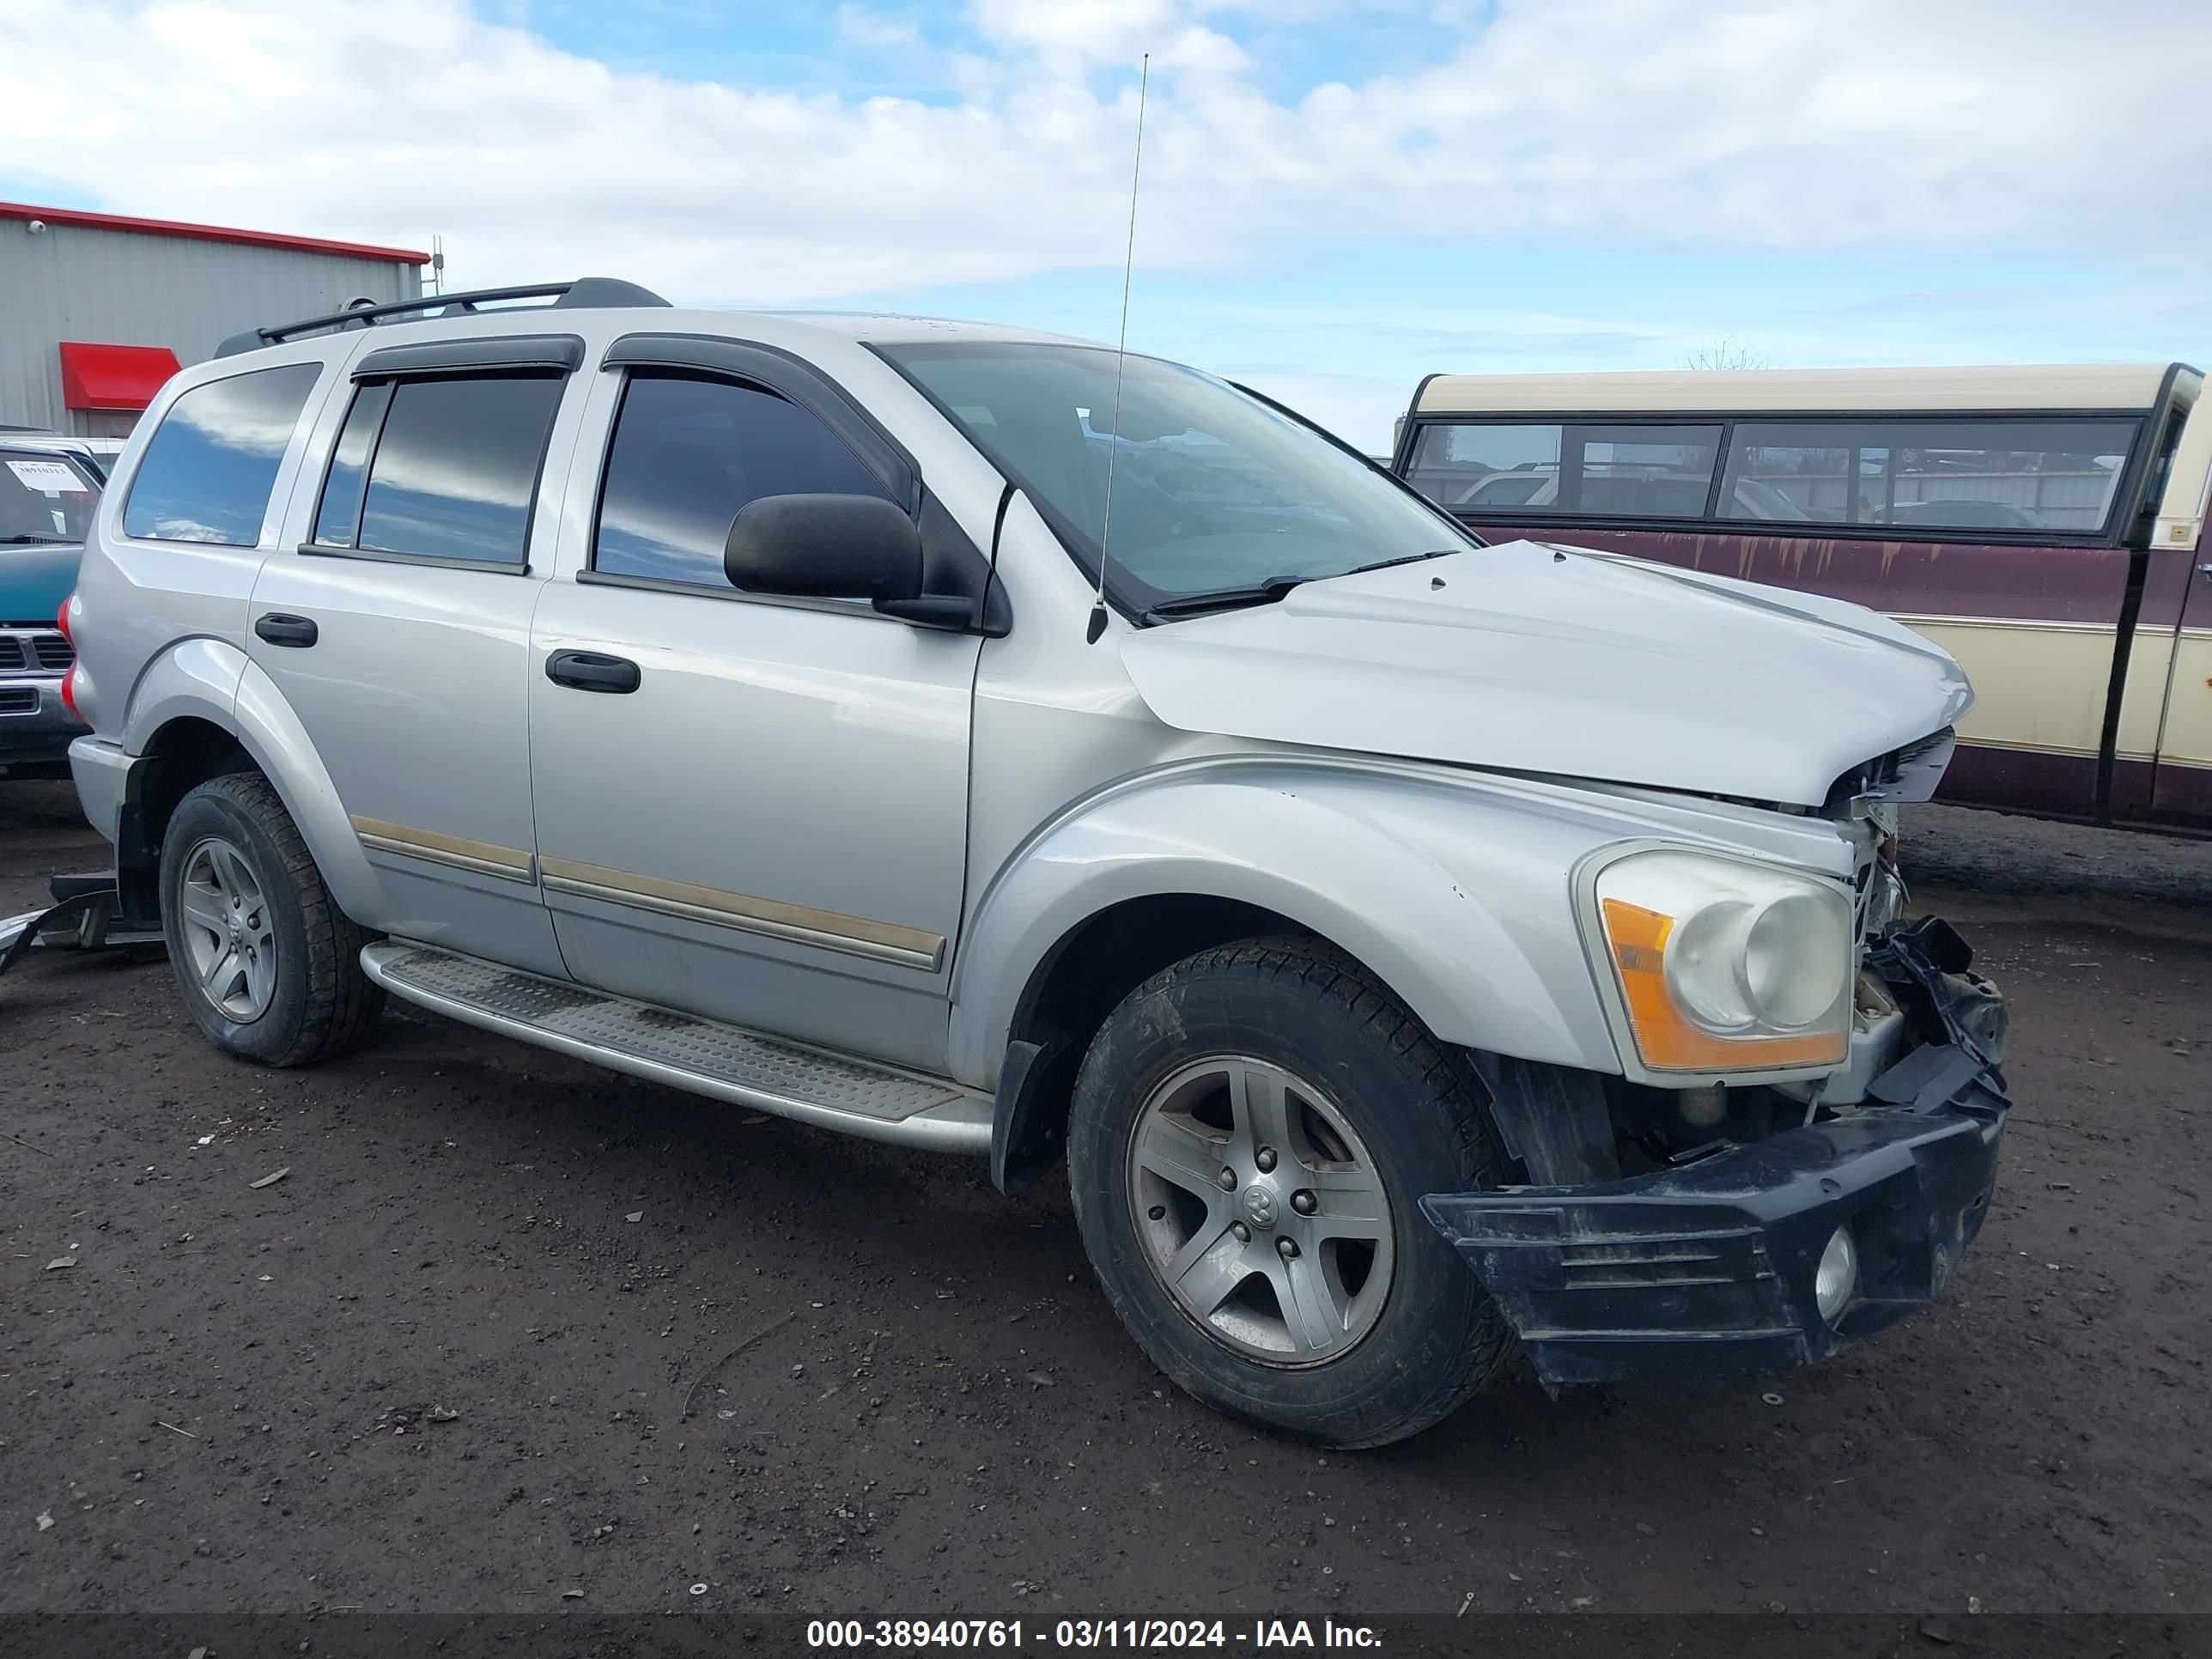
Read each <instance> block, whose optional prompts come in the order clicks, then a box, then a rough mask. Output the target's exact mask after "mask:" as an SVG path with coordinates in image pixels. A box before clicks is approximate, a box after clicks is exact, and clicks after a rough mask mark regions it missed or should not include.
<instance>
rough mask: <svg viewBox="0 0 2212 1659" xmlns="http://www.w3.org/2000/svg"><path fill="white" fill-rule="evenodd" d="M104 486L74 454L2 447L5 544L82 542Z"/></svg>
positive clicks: (0, 532)
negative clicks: (75, 459) (57, 453)
mask: <svg viewBox="0 0 2212 1659" xmlns="http://www.w3.org/2000/svg"><path fill="white" fill-rule="evenodd" d="M99 501H100V486H99V485H98V484H96V483H94V482H93V480H92V479H91V477H89V476H88V475H87V474H86V473H85V472H84V471H83V470H82V469H81V468H80V467H78V466H77V465H76V464H75V463H74V462H72V461H71V460H70V459H69V458H68V457H66V456H63V455H50V454H41V453H39V452H37V451H35V450H28V449H6V448H0V547H7V546H17V547H20V546H22V545H24V544H27V543H38V542H81V541H82V540H83V539H84V538H85V532H87V531H88V530H89V529H90V528H91V527H92V509H93V508H94V507H95V506H97V505H98V504H99Z"/></svg>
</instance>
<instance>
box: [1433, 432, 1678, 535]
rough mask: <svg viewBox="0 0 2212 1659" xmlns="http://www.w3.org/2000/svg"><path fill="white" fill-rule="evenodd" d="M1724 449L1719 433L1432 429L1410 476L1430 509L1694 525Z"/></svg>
mask: <svg viewBox="0 0 2212 1659" xmlns="http://www.w3.org/2000/svg"><path fill="white" fill-rule="evenodd" d="M1720 445H1721V428H1719V427H1717V426H1646V425H1644V424H1642V423H1640V422H1639V423H1638V424H1635V425H1631V426H1617V427H1599V426H1566V425H1551V424H1547V423H1543V422H1521V421H1516V422H1498V424H1495V425H1484V426H1477V425H1471V424H1468V425H1462V424H1456V423H1455V424H1452V425H1449V426H1446V425H1431V426H1426V427H1424V428H1422V431H1421V434H1420V437H1419V441H1418V443H1417V444H1416V445H1415V447H1414V451H1413V464H1412V466H1411V467H1410V468H1409V470H1408V476H1409V480H1410V482H1411V483H1413V487H1414V488H1415V489H1419V490H1420V491H1421V492H1422V493H1423V494H1424V495H1427V496H1428V497H1429V498H1430V499H1431V500H1432V501H1437V502H1440V503H1441V504H1442V505H1443V506H1445V507H1461V508H1463V509H1465V510H1467V511H1469V512H1500V511H1506V512H1518V511H1522V510H1526V511H1530V512H1537V513H1561V514H1572V513H1581V514H1587V515H1589V516H1591V517H1595V518H1638V519H1694V518H1698V517H1700V516H1702V515H1703V514H1704V513H1705V498H1706V496H1707V495H1708V494H1709V493H1710V492H1711V487H1712V478H1713V467H1714V465H1715V463H1716V462H1717V459H1719V454H1720Z"/></svg>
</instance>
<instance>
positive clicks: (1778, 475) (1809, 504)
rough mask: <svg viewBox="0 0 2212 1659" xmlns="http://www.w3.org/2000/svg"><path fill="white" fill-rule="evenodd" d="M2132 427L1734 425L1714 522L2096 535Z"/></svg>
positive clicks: (2037, 423) (2108, 511) (2107, 512)
mask: <svg viewBox="0 0 2212 1659" xmlns="http://www.w3.org/2000/svg"><path fill="white" fill-rule="evenodd" d="M2135 436H2136V422H2133V421H2126V420H2119V421H2044V420H2004V421H1946V420H1911V421H1896V420H1873V421H1833V422H1756V423H1754V422H1740V423H1739V424H1738V425H1737V427H1736V428H1735V438H1734V441H1732V443H1731V444H1730V446H1729V468H1728V477H1727V478H1726V479H1725V480H1724V481H1723V489H1722V492H1721V516H1722V517H1723V518H1735V519H1778V518H1802V519H1810V520H1818V521H1821V522H1826V523H1830V524H1867V525H1901V526H1909V527H1914V528H1919V529H1954V530H1968V531H1972V530H2000V531H2003V530H2011V531H2020V530H2053V531H2059V532H2065V533H2069V534H2075V535H2081V534H2093V533H2095V532H2098V531H2100V530H2102V529H2103V528H2104V527H2105V525H2106V520H2109V519H2110V518H2111V516H2112V501H2113V497H2114V495H2116V494H2117V493H2118V489H2119V486H2120V479H2121V477H2122V475H2123V474H2124V472H2125V471H2126V470H2127V462H2128V452H2129V449H2130V447H2131V446H2132V445H2133V444H2134V441H2135Z"/></svg>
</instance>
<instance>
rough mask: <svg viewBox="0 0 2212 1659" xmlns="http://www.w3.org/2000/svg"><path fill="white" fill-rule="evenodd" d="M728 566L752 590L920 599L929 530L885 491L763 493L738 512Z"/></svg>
mask: <svg viewBox="0 0 2212 1659" xmlns="http://www.w3.org/2000/svg"><path fill="white" fill-rule="evenodd" d="M722 574H724V575H726V576H727V577H728V578H729V579H730V586H732V587H738V588H742V589H744V591H745V592H748V593H785V594H791V595H793V596H796V597H799V598H805V599H870V600H874V601H877V602H878V603H881V602H883V601H885V600H890V601H897V600H902V599H918V598H920V597H921V531H920V530H919V529H917V528H916V527H915V522H914V520H912V519H910V518H908V516H907V515H906V514H905V513H903V512H902V511H901V510H900V509H899V508H898V507H894V506H893V505H892V504H891V503H890V502H889V501H884V499H883V498H882V497H881V496H878V495H763V496H762V497H761V498H760V499H759V500H757V501H748V502H746V503H745V505H744V507H740V508H739V509H738V516H737V517H736V518H735V519H733V520H731V522H730V533H729V537H728V538H727V539H726V541H725V542H724V543H723V544H722Z"/></svg>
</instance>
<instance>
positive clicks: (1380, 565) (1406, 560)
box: [1343, 547, 1467, 576]
mask: <svg viewBox="0 0 2212 1659" xmlns="http://www.w3.org/2000/svg"><path fill="white" fill-rule="evenodd" d="M1466 551H1467V549H1465V548H1463V547H1432V548H1431V549H1430V550H1428V551H1427V552H1425V553H1401V554H1400V555H1399V556H1397V557H1396V558H1395V559H1377V560H1376V561H1375V562H1374V563H1373V564H1356V565H1354V566H1352V568H1351V569H1349V570H1347V571H1346V572H1344V573H1343V574H1346V575H1347V576H1364V575H1365V574H1367V573H1368V572H1369V571H1370V570H1388V569H1389V568H1390V567H1391V566H1392V565H1395V564H1419V563H1420V562H1421V561H1422V560H1424V559H1441V558H1443V557H1444V556H1446V555H1447V554H1451V553H1464V552H1466Z"/></svg>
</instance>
